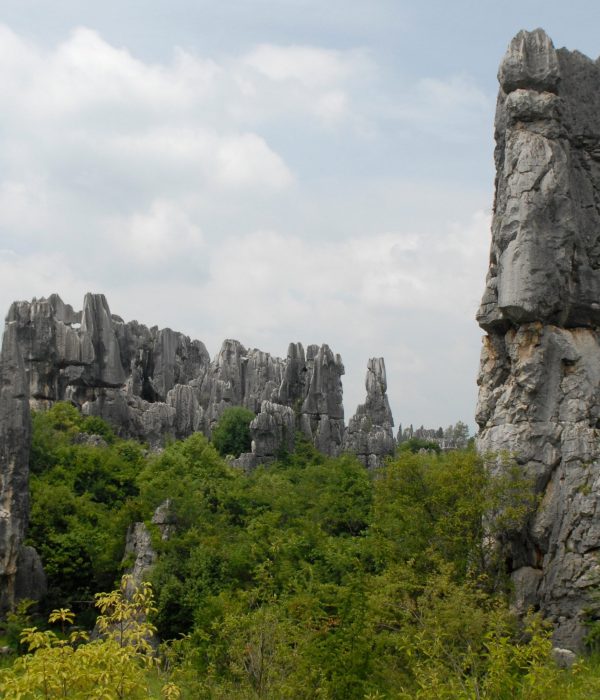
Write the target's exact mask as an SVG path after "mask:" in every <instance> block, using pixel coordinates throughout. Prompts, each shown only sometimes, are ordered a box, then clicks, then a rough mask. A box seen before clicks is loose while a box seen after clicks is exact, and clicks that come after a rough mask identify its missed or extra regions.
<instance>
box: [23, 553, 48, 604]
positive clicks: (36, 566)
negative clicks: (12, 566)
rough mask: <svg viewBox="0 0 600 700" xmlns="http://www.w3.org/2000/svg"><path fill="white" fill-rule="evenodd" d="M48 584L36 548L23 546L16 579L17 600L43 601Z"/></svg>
mask: <svg viewBox="0 0 600 700" xmlns="http://www.w3.org/2000/svg"><path fill="white" fill-rule="evenodd" d="M47 590H48V584H47V581H46V574H45V572H44V567H43V565H42V560H41V559H40V555H39V554H38V553H37V551H36V550H35V548H34V547H28V546H21V547H20V549H19V557H18V559H17V574H16V577H15V600H22V599H27V600H41V599H42V598H43V597H44V596H45V595H46V593H47Z"/></svg>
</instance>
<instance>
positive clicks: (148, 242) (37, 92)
mask: <svg viewBox="0 0 600 700" xmlns="http://www.w3.org/2000/svg"><path fill="white" fill-rule="evenodd" d="M538 26H542V27H544V28H545V29H546V31H547V32H548V33H549V34H550V36H551V37H552V38H553V40H554V43H555V45H556V46H557V47H558V46H567V47H568V48H570V49H578V50H580V51H582V52H583V53H586V54H587V55H589V56H591V57H594V58H596V57H597V56H598V54H599V53H600V39H599V38H598V32H597V28H598V27H599V26H600V3H597V2H595V0H589V1H585V2H584V1H582V0H572V1H571V2H570V3H564V2H561V3H558V2H553V1H552V0H544V1H543V2H542V1H539V2H538V1H537V0H531V1H527V0H520V1H519V2H516V1H513V0H507V1H503V2H497V1H495V2H488V1H487V0H478V1H476V0H454V1H453V2H443V1H442V0H437V1H436V2H433V1H432V0H420V1H418V2H417V1H413V0H410V1H408V0H407V1H404V0H369V1H368V2H367V1H365V0H362V1H359V0H328V1H327V2H323V0H321V1H320V2H316V1H313V0H237V2H233V1H231V0H212V1H211V2H205V1H204V0H195V1H191V0H169V2H165V1H163V0H130V1H127V0H119V1H118V2H117V1H115V0H104V2H102V3H91V2H87V3H82V2H80V0H53V2H47V1H46V2H39V1H38V2H33V1H32V0H0V65H1V74H2V79H1V80H0V308H3V309H5V310H6V311H7V310H8V307H9V305H10V303H11V301H13V300H15V299H31V298H33V297H38V298H39V297H42V296H48V295H49V294H51V293H52V292H57V293H59V294H60V295H61V297H62V298H63V300H64V301H66V302H68V303H70V304H71V305H73V306H74V307H75V308H76V309H78V308H81V305H82V301H83V296H84V294H85V293H86V292H87V291H92V292H102V293H104V294H105V295H106V297H107V299H108V301H109V304H110V307H111V311H112V312H113V313H116V314H118V315H120V316H122V317H123V318H124V319H125V320H132V319H137V320H138V321H140V322H142V323H145V324H147V325H149V326H152V325H158V326H159V327H165V326H168V327H171V328H173V329H175V330H178V331H182V332H184V333H186V334H187V335H190V336H191V337H193V338H199V339H201V340H203V341H204V343H205V344H206V346H207V348H208V350H209V352H210V354H211V355H215V354H216V353H217V352H218V349H219V347H220V345H221V342H222V341H223V340H224V339H225V338H237V339H238V340H240V341H241V342H242V343H243V344H244V345H245V346H246V347H247V348H251V347H258V348H260V349H262V350H265V351H268V352H270V353H272V354H274V355H278V356H282V357H285V355H286V351H287V346H288V343H289V342H295V341H301V342H303V343H304V345H305V347H306V346H307V345H308V344H311V343H317V344H321V343H328V344H329V345H330V347H331V348H332V349H333V350H334V352H337V353H340V354H341V356H342V359H343V361H344V365H345V368H346V375H345V377H344V403H345V409H346V417H347V418H349V417H350V416H351V415H352V414H353V413H354V410H355V408H356V405H357V404H358V403H359V402H362V401H364V396H365V388H364V377H365V372H366V366H367V360H368V359H369V358H370V357H374V356H377V357H379V356H383V357H384V358H385V362H386V368H387V379H388V395H389V399H390V404H391V407H392V411H393V414H394V418H395V422H396V426H398V424H399V423H402V424H403V425H404V426H406V425H408V424H411V423H412V424H413V425H414V426H415V427H417V426H419V425H421V424H425V425H426V426H430V427H438V426H444V427H445V426H447V425H449V424H451V423H455V422H456V421H458V420H462V421H464V422H466V423H468V424H469V425H470V426H471V427H472V428H473V429H474V427H475V423H474V419H473V415H474V411H475V402H476V393H477V387H476V375H477V369H478V362H479V351H480V346H481V337H482V332H481V330H480V329H479V328H478V326H477V324H476V323H475V320H474V315H475V311H476V309H477V306H478V303H479V299H480V296H481V293H482V292H483V286H484V280H485V274H486V269H487V256H488V250H489V244H490V231H489V228H490V218H491V207H492V201H493V181H494V166H493V148H494V143H493V118H494V105H495V100H496V92H497V81H496V72H497V68H498V64H499V62H500V60H501V58H502V56H503V54H504V52H505V50H506V47H507V45H508V43H509V42H510V39H511V38H512V36H513V35H514V34H516V32H517V31H519V30H520V29H534V28H536V27H538Z"/></svg>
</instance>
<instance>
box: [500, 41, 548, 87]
mask: <svg viewBox="0 0 600 700" xmlns="http://www.w3.org/2000/svg"><path fill="white" fill-rule="evenodd" d="M498 80H499V82H500V85H501V86H502V89H503V90H504V92H506V93H509V92H512V91H513V90H518V89H520V88H522V89H529V90H536V91H538V92H556V90H557V88H558V83H559V82H560V68H559V65H558V57H557V55H556V49H555V48H554V44H553V43H552V40H551V39H550V37H549V36H548V35H547V34H546V32H545V31H544V30H543V29H534V31H532V32H527V31H524V30H522V31H520V32H519V33H518V34H517V35H516V36H515V37H514V39H513V40H512V41H511V42H510V45H509V47H508V50H507V52H506V55H505V56H504V59H503V60H502V63H501V64H500V68H499V70H498Z"/></svg>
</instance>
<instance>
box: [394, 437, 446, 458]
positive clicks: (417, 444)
mask: <svg viewBox="0 0 600 700" xmlns="http://www.w3.org/2000/svg"><path fill="white" fill-rule="evenodd" d="M398 450H399V452H412V453H413V454H416V453H417V452H419V451H420V450H428V451H429V450H433V451H434V452H440V451H441V448H440V446H439V445H438V443H437V442H434V441H433V440H424V439H423V438H416V437H412V438H409V439H408V440H405V441H404V442H402V443H401V444H400V447H399V448H398Z"/></svg>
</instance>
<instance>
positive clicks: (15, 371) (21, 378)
mask: <svg viewBox="0 0 600 700" xmlns="http://www.w3.org/2000/svg"><path fill="white" fill-rule="evenodd" d="M13 309H14V306H13ZM11 310H12V309H11ZM10 317H11V313H9V319H10ZM17 330H18V324H17V322H16V321H14V320H9V321H7V323H6V327H5V330H4V337H3V340H2V350H1V351H0V610H6V609H9V608H12V607H13V606H14V603H15V601H16V600H17V599H18V598H23V597H27V598H32V599H39V598H41V597H43V595H44V594H45V589H46V582H45V577H44V572H43V569H42V566H41V562H40V559H39V556H38V555H37V552H36V551H35V549H33V548H32V547H26V546H24V544H23V540H24V538H25V533H26V529H27V525H28V521H29V483H28V480H29V446H30V439H31V421H30V415H29V392H28V387H27V378H26V374H25V367H24V364H23V359H22V353H21V348H20V346H19V340H18V335H17Z"/></svg>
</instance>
